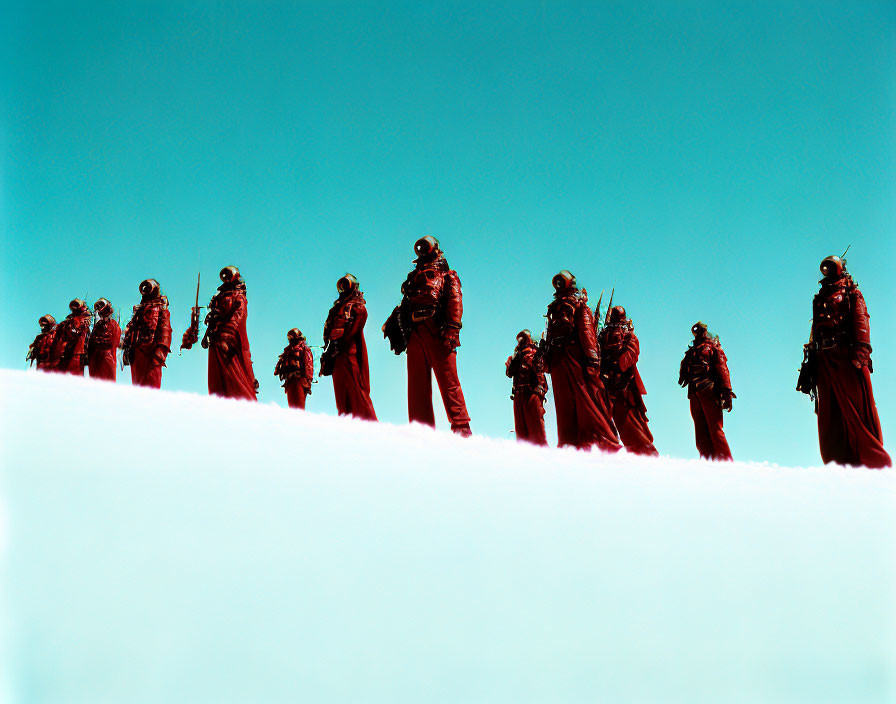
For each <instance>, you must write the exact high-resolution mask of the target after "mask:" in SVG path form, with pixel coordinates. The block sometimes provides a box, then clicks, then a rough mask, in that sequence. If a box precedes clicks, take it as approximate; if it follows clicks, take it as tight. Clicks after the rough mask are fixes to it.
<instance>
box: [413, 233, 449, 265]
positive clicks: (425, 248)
mask: <svg viewBox="0 0 896 704" xmlns="http://www.w3.org/2000/svg"><path fill="white" fill-rule="evenodd" d="M441 253H442V250H441V249H440V248H439V241H438V240H437V239H436V238H435V237H433V236H432V235H426V237H421V238H420V239H419V240H417V241H416V242H414V254H416V255H417V259H420V260H422V261H430V260H432V259H435V258H436V257H438V256H439V255H440V254H441Z"/></svg>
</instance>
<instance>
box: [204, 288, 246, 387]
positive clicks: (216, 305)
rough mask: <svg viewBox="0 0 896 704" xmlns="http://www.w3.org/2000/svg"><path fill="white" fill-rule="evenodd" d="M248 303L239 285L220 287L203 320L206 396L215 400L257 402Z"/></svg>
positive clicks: (244, 291)
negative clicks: (206, 354)
mask: <svg viewBox="0 0 896 704" xmlns="http://www.w3.org/2000/svg"><path fill="white" fill-rule="evenodd" d="M248 316H249V303H248V300H247V299H246V285H245V284H244V283H243V282H242V281H241V280H237V281H230V282H228V283H224V284H221V285H220V286H219V287H218V293H216V294H215V295H214V296H213V297H212V300H211V302H210V303H209V304H208V315H207V316H206V318H205V320H206V322H207V323H208V329H207V330H206V333H205V338H204V339H203V347H208V392H209V393H210V394H214V395H215V396H224V397H227V398H241V399H246V400H249V401H255V400H257V397H256V395H257V393H258V382H257V381H256V380H255V373H254V372H253V371H252V354H251V352H250V351H249V336H248V334H247V333H246V320H247V318H248Z"/></svg>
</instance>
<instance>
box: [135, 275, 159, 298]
mask: <svg viewBox="0 0 896 704" xmlns="http://www.w3.org/2000/svg"><path fill="white" fill-rule="evenodd" d="M140 293H141V294H142V295H143V299H144V300H149V299H150V298H158V297H159V295H161V293H162V287H161V286H159V282H158V281H156V280H155V279H144V280H143V281H141V282H140Z"/></svg>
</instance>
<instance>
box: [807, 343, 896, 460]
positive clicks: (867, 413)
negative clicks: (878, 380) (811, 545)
mask: <svg viewBox="0 0 896 704" xmlns="http://www.w3.org/2000/svg"><path fill="white" fill-rule="evenodd" d="M818 442H819V446H820V449H821V459H822V460H824V462H825V464H827V463H828V462H837V463H838V464H846V465H858V466H865V467H873V468H880V467H889V466H890V465H891V464H892V462H891V460H890V456H889V455H888V454H887V451H886V450H884V443H883V433H882V432H881V429H880V419H879V418H878V416H877V406H876V405H875V403H874V394H873V393H872V391H871V372H870V371H869V370H868V367H862V368H861V369H856V368H855V367H854V366H853V364H852V362H851V361H850V357H849V351H848V350H846V349H833V350H819V351H818Z"/></svg>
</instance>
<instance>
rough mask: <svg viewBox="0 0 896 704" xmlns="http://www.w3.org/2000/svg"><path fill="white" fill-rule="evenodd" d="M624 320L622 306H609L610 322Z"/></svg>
mask: <svg viewBox="0 0 896 704" xmlns="http://www.w3.org/2000/svg"><path fill="white" fill-rule="evenodd" d="M622 320H625V308H623V307H622V306H613V307H612V308H610V322H611V323H618V322H620V321H622Z"/></svg>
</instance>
